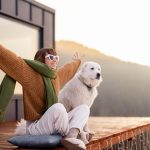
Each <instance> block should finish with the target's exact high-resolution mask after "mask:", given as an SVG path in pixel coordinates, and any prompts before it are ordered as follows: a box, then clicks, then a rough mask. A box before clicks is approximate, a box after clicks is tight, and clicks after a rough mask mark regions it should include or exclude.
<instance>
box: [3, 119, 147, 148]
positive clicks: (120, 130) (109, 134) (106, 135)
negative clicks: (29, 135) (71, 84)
mask: <svg viewBox="0 0 150 150" xmlns="http://www.w3.org/2000/svg"><path fill="white" fill-rule="evenodd" d="M15 126H16V122H0V150H1V149H9V150H11V149H13V150H15V149H18V148H17V147H16V146H13V145H11V144H10V143H8V142H7V139H8V138H10V137H12V136H13V133H14V131H15ZM89 126H90V129H91V130H92V131H94V132H95V133H96V134H95V135H94V137H93V139H92V141H91V142H90V143H89V144H87V150H96V149H98V147H99V146H101V148H106V147H107V146H109V145H108V144H110V139H111V144H115V143H117V142H118V143H119V142H120V141H119V140H125V139H129V138H131V137H133V136H135V135H138V134H140V132H141V131H146V130H150V118H148V117H147V118H143V117H141V118H140V117H90V119H89ZM19 150H27V149H22V148H19ZM34 150H35V149H34ZM51 150H65V149H64V148H62V147H57V148H54V149H51Z"/></svg>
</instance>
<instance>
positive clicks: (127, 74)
mask: <svg viewBox="0 0 150 150" xmlns="http://www.w3.org/2000/svg"><path fill="white" fill-rule="evenodd" d="M56 49H57V50H58V54H59V55H60V59H61V60H60V64H61V65H63V64H64V63H66V62H67V61H68V60H70V59H71V58H72V56H73V54H74V53H75V52H78V53H79V54H80V55H83V54H85V55H86V59H85V60H86V61H89V60H90V61H96V62H98V63H99V64H100V65H101V68H102V78H103V82H102V83H101V85H100V87H98V93H99V94H98V96H97V98H96V100H95V102H94V104H93V106H92V108H91V115H92V116H141V117H142V116H143V117H144V116H150V67H148V66H144V65H139V64H135V63H131V62H125V61H121V60H120V59H117V58H115V57H110V56H107V55H105V54H103V53H101V52H99V51H98V50H95V49H92V48H88V47H86V46H84V45H82V44H79V43H75V42H72V41H57V42H56Z"/></svg>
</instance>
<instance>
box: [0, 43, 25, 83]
mask: <svg viewBox="0 0 150 150" xmlns="http://www.w3.org/2000/svg"><path fill="white" fill-rule="evenodd" d="M23 66H27V64H26V63H25V62H24V60H23V59H22V58H20V57H18V56H16V55H15V54H14V53H13V52H11V51H10V50H8V49H6V48H5V47H3V46H2V45H0V69H2V70H3V71H4V72H5V73H6V74H7V75H9V76H10V77H12V78H13V79H15V80H16V81H18V82H19V83H20V84H22V82H23V73H24V71H23V68H24V67H23Z"/></svg>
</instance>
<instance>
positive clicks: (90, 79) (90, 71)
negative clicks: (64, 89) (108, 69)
mask: <svg viewBox="0 0 150 150" xmlns="http://www.w3.org/2000/svg"><path fill="white" fill-rule="evenodd" d="M77 75H78V77H79V78H80V80H81V81H82V82H83V83H84V84H86V85H88V86H89V87H97V86H98V85H99V84H100V83H101V81H102V77H101V67H100V65H99V64H98V63H96V62H92V61H88V62H85V63H84V64H83V65H82V66H81V69H80V70H79V72H78V74H77Z"/></svg>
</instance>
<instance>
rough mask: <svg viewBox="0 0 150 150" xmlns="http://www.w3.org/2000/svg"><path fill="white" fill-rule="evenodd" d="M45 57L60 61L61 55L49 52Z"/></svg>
mask: <svg viewBox="0 0 150 150" xmlns="http://www.w3.org/2000/svg"><path fill="white" fill-rule="evenodd" d="M45 58H47V59H48V60H55V61H59V56H58V55H51V54H48V55H46V56H45Z"/></svg>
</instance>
